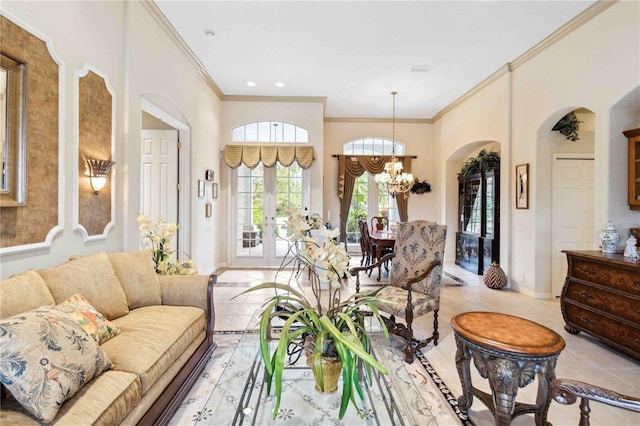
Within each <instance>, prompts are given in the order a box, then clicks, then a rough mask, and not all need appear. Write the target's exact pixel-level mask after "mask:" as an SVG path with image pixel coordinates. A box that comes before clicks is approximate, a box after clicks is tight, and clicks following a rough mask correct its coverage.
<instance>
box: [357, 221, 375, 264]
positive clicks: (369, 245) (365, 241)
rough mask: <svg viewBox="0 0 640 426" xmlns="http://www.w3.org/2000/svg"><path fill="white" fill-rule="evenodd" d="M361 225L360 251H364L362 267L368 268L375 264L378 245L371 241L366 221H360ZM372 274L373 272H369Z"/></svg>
mask: <svg viewBox="0 0 640 426" xmlns="http://www.w3.org/2000/svg"><path fill="white" fill-rule="evenodd" d="M359 224H360V249H361V251H362V260H361V261H360V265H363V264H364V266H368V265H370V264H371V263H373V262H374V259H375V257H376V250H377V247H376V245H375V244H374V243H373V242H372V241H371V235H370V234H369V225H367V221H366V220H361V221H359ZM369 274H371V272H369Z"/></svg>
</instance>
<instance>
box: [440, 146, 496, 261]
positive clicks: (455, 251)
mask: <svg viewBox="0 0 640 426" xmlns="http://www.w3.org/2000/svg"><path fill="white" fill-rule="evenodd" d="M500 148H501V145H500V143H499V142H493V141H476V142H471V143H468V144H466V145H464V146H462V147H460V148H458V149H457V150H456V151H455V152H453V153H451V155H450V156H449V157H448V159H447V163H446V176H445V182H446V200H445V213H444V214H445V218H444V220H445V223H448V224H450V227H449V232H448V233H447V234H448V235H447V253H446V256H445V257H446V260H447V261H455V262H456V264H458V265H459V266H461V267H463V268H465V269H468V270H470V271H471V270H472V269H475V271H474V273H478V271H483V270H484V269H485V267H488V266H489V265H490V264H491V259H492V258H493V257H495V260H498V261H499V260H500V259H499V257H500V256H501V255H500V254H498V250H499V247H500V240H501V239H502V238H501V236H500V205H501V204H502V202H501V200H500V188H501V187H502V184H501V183H500V182H499V176H500V170H497V171H496V173H495V175H494V174H493V173H491V175H492V176H491V177H490V179H486V180H485V179H480V180H479V181H478V182H479V183H478V187H477V190H478V191H477V195H480V196H476V195H473V194H471V195H469V196H467V197H466V198H465V195H464V194H463V193H464V192H465V191H462V192H463V193H461V189H462V188H461V185H460V181H459V179H458V176H459V173H460V171H461V168H462V165H463V164H464V163H465V161H467V160H468V159H470V158H475V157H477V155H478V154H479V153H480V152H481V151H482V150H485V151H487V152H497V153H500V151H501V149H500ZM502 163H504V161H502ZM502 168H503V166H502V165H501V167H500V169H502ZM487 191H489V192H490V193H491V194H490V196H489V197H485V196H484V195H482V194H485V195H486V194H487ZM465 200H466V201H465ZM487 200H489V201H488V203H486V201H487ZM465 203H467V204H468V209H467V210H472V211H474V212H475V213H477V216H478V218H479V217H480V216H482V217H485V218H486V217H490V222H491V223H490V226H489V227H488V228H485V225H484V224H486V223H487V222H486V221H484V220H483V221H482V222H483V223H480V222H478V223H477V226H475V227H474V226H467V225H470V222H469V221H465V220H464V219H462V216H463V215H461V211H460V207H461V205H464V204H465ZM487 207H489V208H487ZM489 211H490V212H489ZM488 212H489V213H490V214H487V213H488ZM454 224H455V225H454ZM471 228H473V229H471ZM476 231H477V232H476ZM494 238H495V240H494ZM485 240H486V241H485ZM493 241H495V243H493ZM485 244H486V247H485ZM494 247H495V248H497V249H498V250H496V251H495V252H494V253H492V251H493V248H494ZM467 255H468V256H467ZM473 256H475V257H476V259H475V260H471V262H465V261H463V259H466V258H467V257H473ZM505 257H506V253H505ZM474 262H475V263H474ZM487 262H488V263H487ZM467 263H469V264H467ZM472 264H473V265H475V267H474V266H473V265H472ZM480 273H481V272H480Z"/></svg>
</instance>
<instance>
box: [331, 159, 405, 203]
mask: <svg viewBox="0 0 640 426" xmlns="http://www.w3.org/2000/svg"><path fill="white" fill-rule="evenodd" d="M334 157H336V156H335V155H334ZM337 157H338V162H339V165H338V198H340V199H341V200H342V199H343V198H344V182H345V176H346V175H351V176H354V177H358V176H360V175H362V174H363V173H364V172H369V173H371V174H373V175H377V174H378V173H382V172H383V171H384V165H385V164H387V163H388V162H389V161H391V156H390V155H337ZM411 158H412V156H410V155H396V160H398V161H400V162H401V163H402V167H403V171H404V172H406V173H411Z"/></svg>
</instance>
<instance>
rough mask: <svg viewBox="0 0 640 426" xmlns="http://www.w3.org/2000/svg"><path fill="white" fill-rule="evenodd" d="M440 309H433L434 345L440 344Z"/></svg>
mask: <svg viewBox="0 0 640 426" xmlns="http://www.w3.org/2000/svg"><path fill="white" fill-rule="evenodd" d="M438 310H439V309H435V310H434V311H433V346H438V339H439V338H440V332H438Z"/></svg>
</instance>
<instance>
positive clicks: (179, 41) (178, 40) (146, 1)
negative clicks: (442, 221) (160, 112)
mask: <svg viewBox="0 0 640 426" xmlns="http://www.w3.org/2000/svg"><path fill="white" fill-rule="evenodd" d="M139 2H140V4H141V5H142V7H143V8H144V9H145V10H146V11H147V12H148V13H149V15H151V17H152V18H153V19H154V20H155V21H156V23H157V24H158V25H159V26H160V28H162V29H163V30H164V32H165V33H166V34H167V35H168V36H169V38H170V39H171V40H172V41H173V42H174V43H175V44H176V46H178V50H181V51H182V53H184V54H185V55H186V57H187V58H188V59H189V60H190V61H191V63H192V64H193V66H194V67H196V69H197V70H198V73H199V74H200V76H201V77H202V78H203V79H204V81H205V82H206V83H207V85H208V86H209V87H210V88H211V90H213V92H214V93H215V94H216V95H217V96H218V98H220V99H222V97H223V96H224V93H222V90H220V88H219V87H218V85H217V84H216V82H215V81H213V79H212V78H211V76H210V75H209V74H208V73H207V71H206V69H205V67H204V64H203V63H202V62H200V59H198V57H197V56H196V54H195V53H193V50H191V48H190V47H189V46H188V45H187V43H185V41H184V39H183V38H182V37H181V36H180V34H178V32H177V31H176V29H175V28H174V27H173V25H171V23H170V22H169V20H168V19H167V18H166V17H165V16H164V14H163V13H162V11H161V10H160V9H159V8H158V6H156V4H155V3H154V2H153V0H139Z"/></svg>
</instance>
